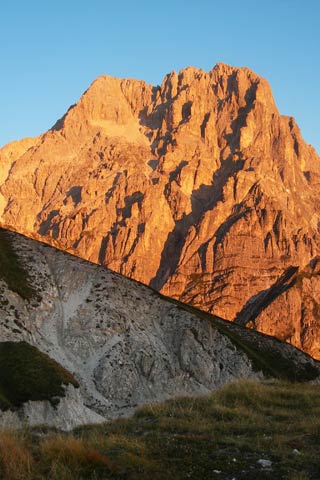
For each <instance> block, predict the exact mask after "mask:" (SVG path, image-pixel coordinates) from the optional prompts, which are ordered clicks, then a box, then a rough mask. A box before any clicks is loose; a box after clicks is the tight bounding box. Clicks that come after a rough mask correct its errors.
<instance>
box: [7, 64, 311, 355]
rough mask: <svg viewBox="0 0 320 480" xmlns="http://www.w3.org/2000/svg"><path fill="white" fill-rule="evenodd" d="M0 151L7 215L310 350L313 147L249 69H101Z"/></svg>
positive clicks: (10, 221) (26, 228) (23, 228)
mask: <svg viewBox="0 0 320 480" xmlns="http://www.w3.org/2000/svg"><path fill="white" fill-rule="evenodd" d="M0 162H1V170H2V173H1V175H0V178H1V179H2V181H3V184H2V186H1V190H0V193H1V196H0V210H1V212H0V213H1V217H0V221H1V224H2V225H3V226H6V227H8V228H10V229H14V230H17V231H19V232H22V233H24V234H26V235H29V236H33V237H37V238H41V239H43V240H45V241H46V242H49V243H53V244H55V245H58V246H59V247H60V248H62V249H64V250H69V251H72V252H74V253H76V254H77V255H79V256H81V257H83V258H86V259H88V260H91V261H93V262H97V263H101V264H103V265H106V266H108V267H109V268H111V269H113V270H115V271H117V272H120V273H121V274H124V275H126V276H128V277H131V278H134V279H137V280H139V281H141V282H143V283H145V284H149V285H151V286H152V287H153V288H155V289H157V290H160V291H161V292H163V293H164V294H166V295H169V296H171V297H173V298H177V299H180V300H182V301H183V302H186V303H191V304H193V305H195V306H197V307H199V308H201V309H204V310H208V311H209V312H212V313H214V314H216V315H219V316H221V317H224V318H226V319H228V320H236V321H237V322H239V323H243V324H246V325H248V326H251V327H253V328H257V329H259V330H260V331H263V332H266V333H272V334H273V335H275V336H278V337H279V338H284V339H285V340H286V341H288V342H290V343H292V344H293V345H296V346H298V347H299V348H302V349H304V350H305V351H306V352H309V353H311V354H312V355H313V356H314V357H316V358H320V351H319V340H318V339H319V333H320V331H319V330H320V318H319V291H320V290H319V289H320V283H319V282H320V280H319V275H318V269H317V268H316V267H314V265H315V264H316V263H317V262H318V260H317V256H318V255H319V253H320V237H319V214H320V203H319V195H318V191H319V185H320V159H319V157H318V156H317V154H316V152H315V150H314V149H313V148H312V147H311V146H310V145H307V144H306V143H305V142H304V141H303V139H302V137H301V134H300V131H299V128H298V126H297V125H296V123H295V121H294V119H293V118H292V117H285V116H281V115H280V114H279V112H278V110H277V107H276V105H275V102H274V100H273V97H272V92H271V89H270V87H269V85H268V83H267V81H266V80H264V79H262V78H260V77H258V76H257V75H256V74H255V73H254V72H252V71H251V70H249V69H247V68H233V67H229V66H227V65H224V64H218V65H216V66H215V67H214V68H213V69H212V70H211V71H210V72H208V73H206V72H204V71H202V70H197V69H195V68H187V69H185V70H182V71H180V72H179V74H177V73H175V72H172V73H171V74H169V75H167V76H166V77H165V78H164V80H163V82H162V84H161V86H157V87H153V86H151V85H147V84H146V83H145V82H143V81H137V80H128V79H126V80H120V79H115V78H110V77H108V76H103V77H100V78H98V79H97V80H96V81H95V82H94V83H93V84H92V85H91V86H90V88H89V89H88V90H87V91H86V92H85V93H84V95H83V96H82V97H81V99H80V100H79V102H78V103H77V104H76V105H75V106H73V107H71V108H70V109H69V111H68V112H67V113H66V115H65V116H64V117H63V118H62V119H61V120H59V121H58V122H57V123H56V125H55V126H54V127H53V128H52V129H51V130H50V131H48V132H47V133H45V134H44V135H41V136H40V137H38V138H36V139H31V140H28V141H27V142H24V143H20V142H18V143H15V144H11V145H9V146H7V147H5V149H3V150H1V151H0ZM293 271H294V272H295V275H296V276H297V275H299V274H300V277H299V278H300V280H299V281H298V283H297V281H296V280H294V279H293V278H292V281H290V277H291V274H292V272H293ZM303 272H308V275H307V276H306V275H304V273H303ZM311 277H312V278H311ZM293 280H294V281H293ZM283 282H284V284H283ZM268 292H269V293H268ZM270 292H271V293H270ZM249 310H250V314H249V316H248V312H249ZM252 312H254V314H253V313H252Z"/></svg>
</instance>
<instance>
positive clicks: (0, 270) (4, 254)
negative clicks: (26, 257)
mask: <svg viewBox="0 0 320 480" xmlns="http://www.w3.org/2000/svg"><path fill="white" fill-rule="evenodd" d="M11 242H12V237H10V235H9V234H8V232H6V231H5V230H2V229H0V278H2V279H3V280H4V281H5V282H6V284H7V285H8V287H9V288H10V290H12V291H13V292H16V293H18V294H19V295H20V297H22V298H23V299H25V300H30V299H31V298H32V297H33V296H35V295H36V294H37V292H36V291H35V289H34V288H33V287H32V286H31V284H30V278H29V275H28V272H27V271H26V270H25V268H24V267H23V266H22V265H21V262H20V261H19V257H18V255H17V254H16V252H15V251H14V249H13V247H12V244H11Z"/></svg>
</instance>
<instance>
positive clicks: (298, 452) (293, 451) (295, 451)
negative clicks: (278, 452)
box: [292, 448, 301, 455]
mask: <svg viewBox="0 0 320 480" xmlns="http://www.w3.org/2000/svg"><path fill="white" fill-rule="evenodd" d="M292 453H293V454H294V455H301V452H300V451H299V450H298V449H297V448H294V449H293V450H292Z"/></svg>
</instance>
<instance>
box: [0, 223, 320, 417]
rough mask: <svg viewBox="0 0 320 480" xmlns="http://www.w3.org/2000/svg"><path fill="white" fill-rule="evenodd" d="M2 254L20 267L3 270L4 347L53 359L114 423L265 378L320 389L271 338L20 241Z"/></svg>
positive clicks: (298, 359) (9, 241)
mask: <svg viewBox="0 0 320 480" xmlns="http://www.w3.org/2000/svg"><path fill="white" fill-rule="evenodd" d="M0 246H1V248H0V260H1V258H2V256H1V252H3V251H5V253H6V258H7V259H12V261H11V262H7V263H6V264H4V263H3V262H2V263H1V262H0V293H1V300H0V341H2V342H3V341H15V342H17V341H21V340H24V341H27V342H28V343H31V344H33V345H35V346H36V347H37V348H39V349H40V350H41V351H43V352H45V353H47V354H48V355H49V356H50V357H52V358H54V359H55V360H56V361H58V362H59V363H60V364H61V365H62V366H63V367H65V368H66V369H67V370H68V371H69V372H71V373H72V374H73V375H74V377H75V378H76V380H77V381H78V383H79V384H80V390H81V393H82V396H83V397H84V398H85V402H86V405H87V406H89V407H90V408H92V409H93V410H95V411H96V412H97V413H100V414H102V415H103V416H105V417H113V416H119V415H122V414H127V413H128V412H130V411H131V410H133V409H134V408H135V407H136V406H137V405H140V404H143V403H145V402H154V401H161V400H164V399H166V398H169V397H172V396H176V395H190V394H197V395H199V394H204V393H208V392H210V391H211V390H212V389H215V388H216V387H218V386H221V385H223V384H225V383H227V382H229V381H231V380H233V379H236V378H243V377H245V378H249V377H253V378H254V377H259V378H260V377H261V375H262V373H264V374H266V375H269V376H273V377H281V378H287V379H291V380H293V379H296V380H301V381H316V382H317V381H318V379H319V376H320V366H319V363H318V362H316V361H314V360H313V359H312V358H311V357H309V356H308V355H306V354H304V353H303V352H300V351H299V350H297V349H296V348H294V347H292V346H290V345H287V344H284V343H282V342H280V341H277V340H276V339H274V338H272V337H267V336H265V335H262V334H259V333H257V332H254V331H250V330H247V329H244V328H243V327H241V326H238V325H234V324H231V323H229V322H224V321H222V320H219V319H218V318H214V317H212V316H210V315H208V314H205V313H203V312H199V311H196V310H194V309H192V307H187V308H188V309H189V311H188V310H185V309H184V308H183V306H181V305H178V304H175V303H174V302H170V301H168V300H167V299H165V298H163V297H162V296H161V295H159V294H158V293H156V292H154V291H152V290H151V289H150V288H147V287H145V286H143V285H141V284H139V283H137V282H134V281H132V280H129V279H127V278H124V277H121V276H120V275H118V274H115V273H113V272H111V271H109V270H107V269H105V268H102V267H100V266H97V265H93V264H90V263H88V262H84V261H83V260H81V259H79V258H76V257H73V256H71V255H68V254H66V253H64V252H61V251H58V250H56V249H54V248H52V247H49V246H47V245H43V244H41V243H39V242H36V241H34V240H30V239H28V238H25V237H22V236H20V235H17V234H14V233H8V232H4V231H0ZM13 278H15V282H12V279H13Z"/></svg>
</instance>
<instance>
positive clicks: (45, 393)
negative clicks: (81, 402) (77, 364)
mask: <svg viewBox="0 0 320 480" xmlns="http://www.w3.org/2000/svg"><path fill="white" fill-rule="evenodd" d="M0 372H1V376H0V408H1V409H2V410H5V409H8V408H13V407H18V406H20V405H21V404H22V403H24V402H27V401H29V400H50V401H51V402H52V403H54V402H56V401H59V397H63V396H64V394H65V390H64V385H67V384H68V383H71V384H72V385H74V386H75V387H78V386H79V384H78V383H77V381H76V380H75V379H74V377H73V376H72V375H71V373H69V372H68V371H67V370H65V369H64V368H63V367H61V365H59V364H58V363H57V362H55V361H54V360H52V359H51V358H50V357H49V356H48V355H46V354H45V353H42V352H40V351H39V350H38V349H37V348H35V347H33V346H31V345H29V344H28V343H26V342H1V343H0Z"/></svg>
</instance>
